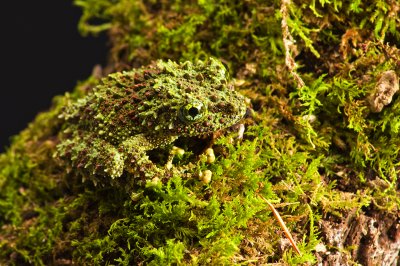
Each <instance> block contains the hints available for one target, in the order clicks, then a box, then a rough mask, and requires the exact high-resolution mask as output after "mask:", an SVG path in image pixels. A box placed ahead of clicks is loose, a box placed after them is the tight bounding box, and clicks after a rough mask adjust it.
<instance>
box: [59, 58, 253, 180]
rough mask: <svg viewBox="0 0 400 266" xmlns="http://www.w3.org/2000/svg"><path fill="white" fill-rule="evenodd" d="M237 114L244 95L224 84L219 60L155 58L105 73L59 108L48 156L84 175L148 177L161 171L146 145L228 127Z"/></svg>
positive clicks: (159, 144)
mask: <svg viewBox="0 0 400 266" xmlns="http://www.w3.org/2000/svg"><path fill="white" fill-rule="evenodd" d="M245 112H246V106H245V101H244V97H243V96H241V95H240V94H239V93H237V92H236V91H235V90H234V89H233V87H232V86H231V85H229V84H228V82H227V73H226V69H225V67H224V66H223V65H222V63H221V62H220V61H218V60H216V59H213V58H210V59H209V60H208V61H207V62H203V61H198V62H196V63H191V62H184V63H175V62H172V61H168V62H166V61H162V60H159V61H156V62H154V63H152V64H150V65H148V66H145V67H142V68H138V69H133V70H131V71H125V72H117V73H113V74H110V75H109V76H107V77H106V78H104V79H103V80H102V82H101V84H100V85H98V86H97V87H95V88H94V89H93V91H92V92H90V93H89V94H88V95H87V96H86V97H84V98H81V99H79V100H77V101H75V102H72V103H71V104H70V105H68V106H67V107H66V108H64V110H63V111H62V112H61V114H60V115H59V118H60V119H61V120H62V125H63V130H62V133H61V134H60V143H59V144H58V146H57V153H56V156H58V157H60V158H62V159H64V160H66V161H68V162H69V163H70V165H71V166H72V167H73V168H74V169H79V170H80V171H83V172H84V173H86V175H89V176H90V175H100V176H110V177H112V178H116V177H119V176H121V175H122V173H123V172H124V171H128V172H131V173H134V172H142V173H145V176H147V177H152V176H154V173H155V172H161V171H162V170H161V169H159V168H158V167H157V166H156V165H155V164H153V162H152V161H151V160H150V159H149V158H148V156H147V155H146V151H148V150H152V149H155V148H160V147H163V146H165V145H168V144H170V143H172V142H173V141H174V140H176V139H177V138H178V137H180V136H198V135H206V134H210V133H212V132H215V131H217V130H219V129H222V128H226V127H229V126H231V125H233V124H235V123H237V122H238V121H239V120H240V119H241V118H242V117H243V116H244V114H245Z"/></svg>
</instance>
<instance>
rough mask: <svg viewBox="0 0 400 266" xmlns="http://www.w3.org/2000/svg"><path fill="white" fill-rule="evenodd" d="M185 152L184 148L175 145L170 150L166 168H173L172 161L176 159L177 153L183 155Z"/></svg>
mask: <svg viewBox="0 0 400 266" xmlns="http://www.w3.org/2000/svg"><path fill="white" fill-rule="evenodd" d="M184 153H185V150H184V149H181V148H178V147H176V146H173V147H172V149H171V151H170V152H169V155H168V159H167V163H166V164H165V166H164V167H165V169H166V170H171V169H172V167H173V164H172V161H173V160H174V158H175V156H176V155H181V156H182V155H183V154H184Z"/></svg>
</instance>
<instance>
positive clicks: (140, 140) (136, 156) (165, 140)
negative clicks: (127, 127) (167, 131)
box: [119, 134, 177, 178]
mask: <svg viewBox="0 0 400 266" xmlns="http://www.w3.org/2000/svg"><path fill="white" fill-rule="evenodd" d="M176 139H177V136H157V137H154V136H148V135H145V134H138V135H135V136H132V137H130V138H128V139H127V140H125V141H123V142H122V143H121V145H120V146H119V150H120V151H123V154H124V157H125V159H126V160H125V164H126V165H125V168H126V170H127V171H128V172H130V173H133V174H135V173H136V174H137V173H139V172H140V173H144V175H145V176H146V177H148V178H152V177H154V176H156V175H159V174H162V173H163V172H164V169H160V168H159V167H157V166H156V165H155V164H154V163H153V162H152V161H151V160H150V159H149V156H148V155H147V154H146V151H148V150H152V149H156V148H159V147H163V146H166V145H168V144H170V143H171V142H173V141H174V140H176Z"/></svg>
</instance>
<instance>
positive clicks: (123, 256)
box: [0, 0, 400, 265]
mask: <svg viewBox="0 0 400 266" xmlns="http://www.w3.org/2000/svg"><path fill="white" fill-rule="evenodd" d="M75 4H76V5H78V6H80V7H81V8H82V10H83V15H82V19H81V21H80V24H79V28H80V29H81V31H82V33H84V34H96V33H99V32H101V31H107V32H108V34H109V36H110V40H111V44H112V45H111V50H110V63H109V65H108V66H107V67H106V68H105V70H104V72H105V73H109V72H113V71H120V70H125V69H131V68H132V67H139V66H142V65H147V64H149V63H150V62H151V61H152V60H156V59H164V60H166V59H172V60H175V61H181V62H183V61H187V60H189V61H196V60H198V59H204V60H206V59H207V58H209V57H211V56H212V57H216V58H218V59H220V60H221V61H222V62H223V63H224V64H225V65H226V67H227V68H228V69H229V72H230V74H231V77H232V78H233V80H232V82H233V83H234V85H235V88H236V90H238V91H240V92H241V93H242V94H243V95H245V96H246V97H247V98H249V99H250V103H249V112H248V115H247V117H246V118H245V119H244V120H242V123H243V124H244V126H245V131H244V133H243V135H242V133H240V132H239V133H237V132H238V129H237V128H233V130H232V129H231V130H226V131H224V132H221V133H220V134H218V136H214V138H208V139H183V140H181V141H180V142H178V143H175V144H176V145H177V146H179V147H182V148H184V150H185V151H186V153H185V154H183V155H179V154H178V155H176V158H175V159H174V161H173V165H177V166H184V165H186V164H190V168H188V169H189V170H188V172H187V173H185V174H181V173H182V172H173V171H172V174H170V175H169V176H168V178H167V179H166V181H165V182H153V183H147V185H143V186H138V187H137V189H136V190H135V191H133V192H132V193H126V190H125V189H124V188H123V187H120V186H117V187H116V186H111V185H110V186H108V185H105V186H96V185H95V184H94V183H93V182H88V181H86V182H82V176H78V175H76V174H74V173H76V172H75V171H67V170H68V169H65V168H64V167H63V166H62V165H60V164H59V163H57V160H56V159H57V158H54V154H55V151H56V146H57V144H58V143H59V139H58V137H57V136H58V134H59V132H60V130H61V127H62V125H61V124H60V120H59V119H58V118H57V117H58V115H59V113H60V111H61V109H62V108H63V107H65V106H66V105H67V104H68V102H70V101H71V100H75V99H78V98H81V97H83V96H84V95H86V94H87V93H88V91H90V90H91V89H92V88H93V87H94V86H95V85H97V84H98V82H99V79H98V77H95V76H93V77H90V78H89V79H88V80H87V81H86V82H84V83H82V84H80V85H79V86H77V88H76V89H75V90H74V92H73V93H71V94H66V95H64V96H57V97H56V98H55V99H54V101H53V106H52V108H51V109H50V110H49V111H48V112H45V113H42V114H39V115H38V116H37V118H36V119H35V120H34V121H33V122H32V123H31V124H30V125H29V126H28V128H27V129H25V130H24V131H23V132H21V133H20V134H19V135H18V136H16V137H14V139H13V143H12V145H11V146H10V147H9V148H8V150H7V151H6V152H5V153H4V154H1V155H0V264H16V265H24V264H35V265H48V264H57V265H63V264H65V265H66V264H88V265H93V264H95V265H96V264H99V265H104V264H120V265H136V264H150V265H168V264H183V265H186V264H188V265H210V264H214V265H215V264H217V265H219V264H265V263H276V262H279V263H284V264H292V265H294V264H303V263H304V264H305V263H308V264H315V263H317V262H326V263H331V264H333V265H335V264H336V265H350V264H353V263H360V264H362V265H395V264H396V263H398V261H399V257H398V256H399V255H398V254H399V250H400V238H399V233H400V227H399V225H398V224H399V219H400V217H399V203H400V181H399V178H398V175H399V160H398V157H399V148H398V147H400V137H399V130H400V113H399V112H400V111H399V110H400V108H399V105H400V100H399V99H398V95H397V94H396V92H397V90H398V80H399V79H398V75H399V73H400V72H399V71H400V70H399V66H400V51H399V48H398V44H399V41H400V34H399V28H400V21H399V19H398V17H399V12H400V5H399V3H398V2H397V1H381V0H371V1H357V0H352V1H340V0H331V1H325V0H318V1H300V0H299V1H289V0H282V1H275V0H271V1H257V0H248V1H212V0H198V1H139V0H138V1H134V0H102V1H98V0H75ZM239 128H243V127H239ZM239 131H240V130H239ZM210 147H211V148H212V150H213V153H211V154H213V156H214V154H215V159H214V157H213V156H211V155H210V153H208V155H207V154H206V153H204V152H203V151H204V150H206V149H207V148H210ZM163 154H164V155H163ZM149 155H150V158H152V159H153V160H154V161H155V162H157V161H162V160H165V156H166V155H165V149H160V150H155V151H152V152H151V154H149ZM210 157H213V159H210ZM198 173H201V174H198ZM210 175H211V180H210ZM198 176H200V177H201V180H200V179H199V178H198ZM204 176H206V178H204ZM260 196H262V197H264V198H266V199H268V200H269V201H270V202H272V203H273V205H274V206H275V208H277V209H278V211H279V212H280V214H281V215H282V216H283V220H284V221H285V222H286V225H287V226H288V228H289V230H290V231H291V232H292V234H293V236H294V238H295V240H296V241H297V244H298V246H299V248H300V251H301V253H302V255H301V256H299V255H297V254H296V253H295V252H294V251H293V249H292V248H291V247H290V245H289V244H288V243H287V241H286V238H285V237H284V235H283V234H282V233H281V229H280V227H279V225H278V223H277V221H276V220H275V218H274V216H273V215H272V213H271V211H270V210H269V208H268V206H267V205H266V204H265V202H264V201H263V200H262V198H261V197H260Z"/></svg>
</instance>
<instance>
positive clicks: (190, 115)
mask: <svg viewBox="0 0 400 266" xmlns="http://www.w3.org/2000/svg"><path fill="white" fill-rule="evenodd" d="M206 114H207V108H206V107H205V106H204V104H203V103H202V102H200V101H193V102H191V103H188V104H186V105H184V106H182V107H181V108H180V109H179V118H180V119H181V120H182V121H183V122H185V123H193V122H198V121H200V120H202V119H203V118H204V117H205V116H206Z"/></svg>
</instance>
